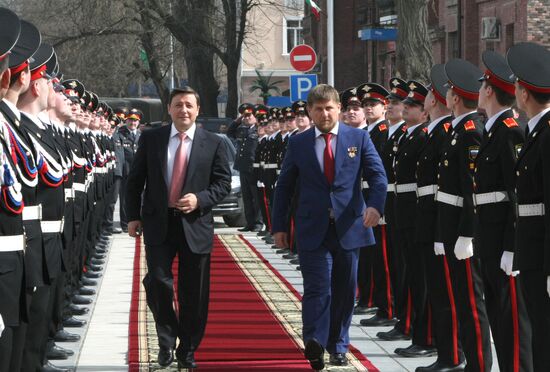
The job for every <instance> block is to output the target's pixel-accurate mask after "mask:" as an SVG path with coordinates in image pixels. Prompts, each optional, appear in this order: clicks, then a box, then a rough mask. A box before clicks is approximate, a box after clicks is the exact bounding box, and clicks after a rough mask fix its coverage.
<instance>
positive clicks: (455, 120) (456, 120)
mask: <svg viewBox="0 0 550 372" xmlns="http://www.w3.org/2000/svg"><path fill="white" fill-rule="evenodd" d="M475 112H477V111H470V112H467V113H465V114H462V115H460V116H457V117H456V118H454V119H453V121H452V122H451V124H452V126H453V129H455V128H456V126H457V125H458V123H460V121H461V120H462V119H464V118H465V117H466V116H468V115H471V114H473V113H475Z"/></svg>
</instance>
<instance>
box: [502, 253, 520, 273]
mask: <svg viewBox="0 0 550 372" xmlns="http://www.w3.org/2000/svg"><path fill="white" fill-rule="evenodd" d="M513 266H514V252H508V251H504V252H502V258H501V259H500V268H501V269H502V271H504V272H505V273H506V275H508V276H509V275H512V276H516V275H518V274H519V271H512V268H513Z"/></svg>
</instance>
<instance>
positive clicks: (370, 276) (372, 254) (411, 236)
mask: <svg viewBox="0 0 550 372" xmlns="http://www.w3.org/2000/svg"><path fill="white" fill-rule="evenodd" d="M482 60H483V64H484V66H485V71H482V70H480V69H479V68H478V67H476V66H474V65H473V64H471V63H470V62H467V61H465V60H462V59H453V60H451V61H449V62H448V63H446V64H439V65H435V66H433V68H432V69H431V72H430V81H429V84H427V85H424V84H422V83H421V82H419V81H413V80H411V81H405V80H403V79H401V78H399V77H394V78H391V79H390V80H389V82H388V89H386V88H385V87H383V86H382V85H379V84H376V83H365V84H361V85H359V86H358V87H353V88H350V89H347V90H345V91H343V92H341V96H340V98H341V103H342V114H341V121H342V122H343V123H345V124H347V125H350V126H354V127H357V128H361V129H364V130H367V131H368V132H369V134H370V138H371V140H372V142H373V144H374V146H375V148H376V150H377V151H378V153H379V155H380V158H381V159H382V162H383V164H384V167H385V170H386V174H387V177H388V190H387V201H386V206H385V211H384V215H383V217H382V219H381V221H380V223H379V225H378V226H377V227H376V228H375V229H374V232H375V237H376V242H377V243H376V245H375V246H373V247H366V248H365V249H362V250H361V253H360V261H359V267H358V273H357V275H358V287H359V288H358V292H359V295H358V300H357V306H356V309H355V313H356V314H372V316H371V317H368V318H365V319H362V320H361V325H363V326H366V327H377V326H393V328H392V329H391V330H390V331H387V332H379V333H378V334H377V337H379V338H380V339H381V340H388V341H393V340H411V344H410V346H408V347H406V348H398V349H396V350H395V353H396V354H398V355H400V356H403V357H410V358H414V357H427V356H437V359H436V361H435V362H434V363H433V364H431V365H429V366H425V367H418V368H417V371H420V372H422V371H462V370H467V371H490V370H491V366H492V364H493V360H492V353H491V335H492V337H493V339H494V345H495V349H496V354H497V359H498V366H499V368H500V370H501V371H546V370H548V366H550V353H548V352H547V350H549V347H550V247H549V245H548V239H549V236H550V233H549V232H550V222H549V221H550V219H549V218H548V215H547V214H546V210H547V209H548V208H549V207H550V179H549V175H550V153H549V151H550V129H549V128H548V127H549V126H550V65H549V64H548V61H550V52H549V51H548V50H547V49H546V48H544V47H542V46H540V45H537V44H533V43H520V44H517V45H514V46H513V47H512V48H510V50H509V51H508V52H507V55H506V57H504V56H502V55H500V54H498V53H496V52H494V51H485V52H484V53H483V55H482ZM305 106H306V105H305V103H304V102H296V103H295V104H294V105H293V107H292V108H284V109H282V110H277V109H269V110H268V109H267V108H266V107H265V106H263V105H257V106H254V107H253V106H250V105H244V106H242V107H241V111H240V113H241V117H240V118H239V119H238V120H237V121H236V122H235V123H234V124H233V130H234V132H233V133H238V130H240V131H241V132H240V135H235V134H233V136H234V137H235V138H237V139H239V141H240V142H239V150H238V155H237V161H236V163H235V168H237V169H238V170H240V171H241V184H243V181H246V186H243V188H244V187H248V192H247V193H244V191H243V196H244V197H245V198H249V200H248V203H249V204H253V203H256V205H257V206H258V207H257V208H258V209H259V210H260V211H261V215H262V217H263V221H264V222H265V225H266V230H264V231H262V232H259V235H264V239H265V240H266V241H267V242H272V240H270V237H269V230H270V223H269V222H270V212H269V211H270V202H271V196H272V191H273V187H274V185H275V183H276V181H277V174H278V172H279V170H280V167H281V163H282V159H283V158H284V153H285V144H286V142H287V141H288V138H289V136H292V135H295V134H297V133H299V132H300V131H303V130H306V129H307V128H309V126H310V123H309V121H307V125H305V124H303V125H302V126H301V127H300V129H301V130H298V129H296V126H297V124H296V121H297V120H298V118H299V117H301V116H303V117H307V110H306V107H305ZM518 109H519V110H518ZM519 112H522V113H524V114H525V115H526V116H527V117H528V118H529V121H528V122H522V121H520V120H519ZM518 121H519V122H518ZM257 123H259V124H258V125H256V124H257ZM243 173H245V174H246V176H245V177H244V178H243V177H242V174H243ZM254 185H256V189H254V188H253V186H254ZM362 186H363V192H364V194H365V197H366V196H367V195H368V192H369V187H368V184H367V183H366V182H364V183H363V185H362ZM247 195H248V196H247ZM253 198H255V200H253ZM365 199H366V200H367V198H365ZM246 203H247V201H246V200H245V208H246V207H247V204H246ZM249 208H253V207H250V206H249ZM250 210H254V209H250ZM256 211H257V210H256ZM290 214H291V215H290V216H289V227H288V232H289V233H290V236H292V231H293V223H292V212H291V213H290ZM259 218H261V217H258V215H254V216H252V215H251V216H250V219H249V218H247V226H246V227H245V228H244V229H243V230H244V231H256V230H259V229H258V226H257V224H258V221H262V220H260V219H259ZM289 248H291V253H292V254H288V250H287V249H282V250H280V251H279V253H287V254H286V255H285V256H284V257H286V258H293V259H294V260H295V261H294V262H295V263H298V260H297V259H296V258H295V252H296V247H289ZM298 253H299V247H298Z"/></svg>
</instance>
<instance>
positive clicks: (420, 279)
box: [406, 230, 434, 346]
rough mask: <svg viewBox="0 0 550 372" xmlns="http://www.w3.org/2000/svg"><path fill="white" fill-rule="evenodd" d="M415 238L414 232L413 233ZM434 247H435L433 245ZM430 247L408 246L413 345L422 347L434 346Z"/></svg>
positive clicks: (415, 244) (419, 244)
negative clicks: (428, 279) (427, 256)
mask: <svg viewBox="0 0 550 372" xmlns="http://www.w3.org/2000/svg"><path fill="white" fill-rule="evenodd" d="M411 233H412V234H413V236H414V230H412V231H411ZM432 247H433V245H432ZM427 248H428V247H427V246H425V245H423V244H422V243H417V242H415V243H413V244H410V245H409V246H408V250H407V252H406V255H407V267H408V269H407V274H408V280H407V281H408V282H409V287H410V289H411V299H412V308H413V318H412V328H413V332H412V343H413V344H414V345H420V346H432V345H433V343H434V342H433V327H432V309H431V306H430V305H429V303H428V289H427V284H426V261H425V257H424V252H425V251H426V249H427Z"/></svg>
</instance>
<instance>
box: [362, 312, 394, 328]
mask: <svg viewBox="0 0 550 372" xmlns="http://www.w3.org/2000/svg"><path fill="white" fill-rule="evenodd" d="M359 323H360V324H361V325H362V326H365V327H387V326H392V325H394V324H395V323H397V319H388V318H384V317H381V316H379V315H378V314H376V315H374V316H373V317H372V318H368V319H361V321H360V322H359Z"/></svg>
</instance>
